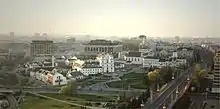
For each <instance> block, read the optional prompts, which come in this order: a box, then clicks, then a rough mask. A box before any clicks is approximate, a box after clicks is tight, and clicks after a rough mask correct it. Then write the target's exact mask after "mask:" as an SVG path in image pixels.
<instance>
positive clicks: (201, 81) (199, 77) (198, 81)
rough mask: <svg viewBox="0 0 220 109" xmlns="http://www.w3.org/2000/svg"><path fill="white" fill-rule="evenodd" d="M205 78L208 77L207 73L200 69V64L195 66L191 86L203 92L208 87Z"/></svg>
mask: <svg viewBox="0 0 220 109" xmlns="http://www.w3.org/2000/svg"><path fill="white" fill-rule="evenodd" d="M206 76H208V71H207V70H206V69H202V68H201V66H200V64H196V68H195V74H194V76H193V81H192V85H194V86H197V87H198V89H202V90H204V89H205V88H207V87H208V85H209V80H208V79H206ZM199 91H200V90H199Z"/></svg>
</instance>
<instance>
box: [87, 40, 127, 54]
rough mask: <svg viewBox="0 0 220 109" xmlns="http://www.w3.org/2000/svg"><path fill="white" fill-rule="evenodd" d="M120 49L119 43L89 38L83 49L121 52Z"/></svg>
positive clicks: (98, 51) (99, 51)
mask: <svg viewBox="0 0 220 109" xmlns="http://www.w3.org/2000/svg"><path fill="white" fill-rule="evenodd" d="M122 49H123V46H122V44H121V43H119V42H112V41H108V40H91V41H90V42H89V43H87V44H84V51H85V52H87V53H117V52H121V51H122Z"/></svg>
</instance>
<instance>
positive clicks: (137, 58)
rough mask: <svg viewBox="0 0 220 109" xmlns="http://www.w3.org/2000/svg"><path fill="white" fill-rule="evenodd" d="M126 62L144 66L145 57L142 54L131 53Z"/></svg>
mask: <svg viewBox="0 0 220 109" xmlns="http://www.w3.org/2000/svg"><path fill="white" fill-rule="evenodd" d="M126 61H129V62H131V64H140V65H141V64H142V63H143V57H142V53H141V52H129V53H128V55H127V56H126Z"/></svg>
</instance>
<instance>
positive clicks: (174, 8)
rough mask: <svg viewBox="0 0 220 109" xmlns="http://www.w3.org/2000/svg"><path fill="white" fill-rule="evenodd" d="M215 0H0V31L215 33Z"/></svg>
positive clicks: (219, 15)
mask: <svg viewBox="0 0 220 109" xmlns="http://www.w3.org/2000/svg"><path fill="white" fill-rule="evenodd" d="M219 7H220V0H0V33H8V32H10V31H14V32H15V34H34V33H36V32H39V33H43V32H47V33H48V34H52V33H53V34H54V33H62V34H89V35H98V36H112V35H114V36H137V35H140V34H145V35H148V36H175V35H179V36H215V37H216V36H218V37H220V8H219Z"/></svg>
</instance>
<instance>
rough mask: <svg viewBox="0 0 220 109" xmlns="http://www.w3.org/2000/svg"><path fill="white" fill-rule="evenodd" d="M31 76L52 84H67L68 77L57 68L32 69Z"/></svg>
mask: <svg viewBox="0 0 220 109" xmlns="http://www.w3.org/2000/svg"><path fill="white" fill-rule="evenodd" d="M30 76H31V77H33V78H36V79H37V80H40V81H43V82H45V83H50V84H52V85H65V84H67V79H66V77H64V76H63V75H62V74H60V73H58V72H57V70H56V69H53V70H45V69H39V70H38V71H31V72H30Z"/></svg>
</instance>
